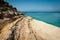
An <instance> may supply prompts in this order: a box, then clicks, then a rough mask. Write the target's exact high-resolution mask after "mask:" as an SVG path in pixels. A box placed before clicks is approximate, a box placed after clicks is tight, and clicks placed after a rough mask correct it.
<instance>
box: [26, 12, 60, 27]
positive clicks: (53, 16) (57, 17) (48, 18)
mask: <svg viewBox="0 0 60 40" xmlns="http://www.w3.org/2000/svg"><path fill="white" fill-rule="evenodd" d="M25 14H26V15H27V16H30V17H32V18H33V19H37V20H40V21H43V22H46V23H49V24H52V25H55V26H58V27H60V13H53V12H45V13H44V12H25Z"/></svg>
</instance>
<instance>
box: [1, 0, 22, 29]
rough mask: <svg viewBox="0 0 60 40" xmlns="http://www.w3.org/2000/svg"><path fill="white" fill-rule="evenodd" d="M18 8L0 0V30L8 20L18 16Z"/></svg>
mask: <svg viewBox="0 0 60 40" xmlns="http://www.w3.org/2000/svg"><path fill="white" fill-rule="evenodd" d="M20 17H21V14H20V13H19V12H18V10H17V9H16V8H15V7H13V6H12V5H10V4H9V3H8V2H5V1H4V0H0V30H1V29H2V28H3V26H4V25H6V24H7V23H9V22H12V21H15V20H16V19H18V18H20Z"/></svg>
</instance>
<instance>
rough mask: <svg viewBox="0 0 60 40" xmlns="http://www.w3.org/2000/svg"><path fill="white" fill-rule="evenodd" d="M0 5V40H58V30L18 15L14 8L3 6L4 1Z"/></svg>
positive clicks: (59, 38) (59, 31)
mask: <svg viewBox="0 0 60 40" xmlns="http://www.w3.org/2000/svg"><path fill="white" fill-rule="evenodd" d="M0 3H1V4H0V10H1V11H0V40H60V28H58V27H56V26H53V25H50V24H47V23H45V22H42V21H37V20H35V19H32V18H31V17H28V16H25V15H24V14H20V13H19V12H18V11H17V9H16V8H15V9H14V7H12V8H10V6H9V7H6V6H4V5H5V3H6V2H4V1H0ZM1 5H3V6H4V7H6V9H7V10H5V8H4V7H3V6H2V7H3V9H2V8H1ZM6 5H7V4H6ZM9 8H10V9H9ZM13 9H14V10H13ZM4 13H5V14H4ZM15 13H16V14H15ZM9 15H10V16H9Z"/></svg>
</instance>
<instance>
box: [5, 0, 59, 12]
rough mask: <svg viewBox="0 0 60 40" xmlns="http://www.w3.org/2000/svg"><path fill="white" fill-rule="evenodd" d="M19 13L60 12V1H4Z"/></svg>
mask: <svg viewBox="0 0 60 40" xmlns="http://www.w3.org/2000/svg"><path fill="white" fill-rule="evenodd" d="M5 1H7V2H9V3H10V4H11V5H13V6H14V7H16V8H17V9H18V10H19V11H60V0H5Z"/></svg>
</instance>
